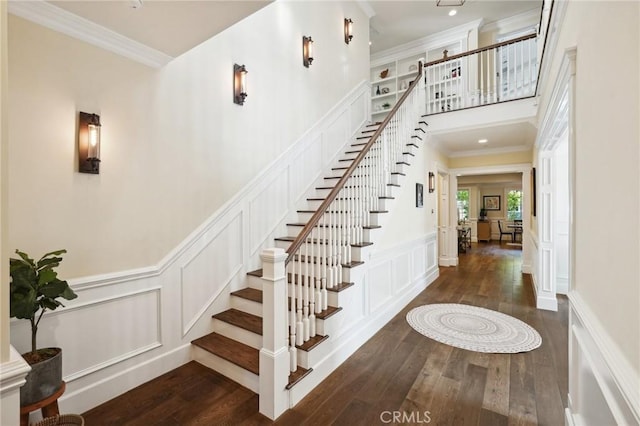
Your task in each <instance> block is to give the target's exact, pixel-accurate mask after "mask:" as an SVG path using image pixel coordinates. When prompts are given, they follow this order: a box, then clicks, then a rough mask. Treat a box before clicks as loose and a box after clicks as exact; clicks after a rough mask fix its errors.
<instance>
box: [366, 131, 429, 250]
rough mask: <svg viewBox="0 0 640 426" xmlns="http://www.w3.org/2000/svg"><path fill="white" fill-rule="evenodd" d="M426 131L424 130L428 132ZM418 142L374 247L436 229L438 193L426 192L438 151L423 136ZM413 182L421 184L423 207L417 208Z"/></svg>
mask: <svg viewBox="0 0 640 426" xmlns="http://www.w3.org/2000/svg"><path fill="white" fill-rule="evenodd" d="M428 131H429V130H428V129H427V132H428ZM423 139H424V140H423V141H421V142H418V145H419V146H420V148H418V151H417V153H416V156H415V157H412V158H411V161H410V163H411V167H409V168H408V169H407V175H406V176H404V177H402V181H401V185H402V188H401V191H399V195H396V196H395V198H396V199H395V202H394V205H393V207H394V208H393V210H392V211H391V212H389V218H388V219H387V218H385V226H384V227H383V229H382V230H381V231H382V237H381V239H380V244H379V245H378V244H377V243H376V246H377V247H376V250H382V249H386V248H389V247H393V246H394V245H397V244H401V243H403V242H407V241H412V240H415V239H416V238H417V237H420V236H425V235H428V234H431V233H433V232H435V231H436V230H437V226H438V217H437V214H436V213H437V198H436V197H437V195H436V192H432V193H429V172H430V171H431V172H434V173H437V172H436V162H438V161H439V160H440V159H441V157H440V154H439V153H438V152H437V151H436V150H435V148H433V147H431V146H430V145H429V144H428V143H427V142H425V141H426V139H427V138H426V137H423ZM416 183H421V184H422V185H423V189H424V207H420V208H418V207H416Z"/></svg>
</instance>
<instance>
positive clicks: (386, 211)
mask: <svg viewBox="0 0 640 426" xmlns="http://www.w3.org/2000/svg"><path fill="white" fill-rule="evenodd" d="M380 198H382V197H380ZM391 199H393V198H391ZM296 211H297V212H298V213H315V212H316V210H296ZM330 213H344V211H336V210H331V211H330ZM369 213H389V211H388V210H371V211H370V212H369Z"/></svg>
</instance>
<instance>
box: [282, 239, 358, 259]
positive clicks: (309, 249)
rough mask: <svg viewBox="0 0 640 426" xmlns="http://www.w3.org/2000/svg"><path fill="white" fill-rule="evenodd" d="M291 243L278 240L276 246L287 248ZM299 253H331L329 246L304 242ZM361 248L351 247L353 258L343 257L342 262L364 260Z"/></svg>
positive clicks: (316, 254)
mask: <svg viewBox="0 0 640 426" xmlns="http://www.w3.org/2000/svg"><path fill="white" fill-rule="evenodd" d="M290 245H291V242H289V241H276V247H278V248H282V249H287V248H288V247H289V246H290ZM298 253H302V254H308V255H309V256H324V255H325V254H328V253H329V248H328V247H325V245H324V244H306V243H303V244H302V245H301V246H300V251H299V252H298ZM360 253H361V252H360V250H359V248H358V247H351V259H341V262H345V261H354V260H355V261H362V259H361V258H360Z"/></svg>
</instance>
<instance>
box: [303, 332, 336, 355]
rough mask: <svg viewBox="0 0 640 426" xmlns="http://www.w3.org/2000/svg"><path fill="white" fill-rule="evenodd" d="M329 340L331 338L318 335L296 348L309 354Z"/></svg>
mask: <svg viewBox="0 0 640 426" xmlns="http://www.w3.org/2000/svg"><path fill="white" fill-rule="evenodd" d="M328 338H329V336H321V335H319V334H316V335H315V336H313V337H311V338H310V339H309V340H307V341H306V342H304V343H303V344H302V345H296V348H298V349H300V350H301V351H305V352H309V351H311V350H312V349H313V348H315V347H316V346H318V345H319V344H320V343H322V342H324V341H325V340H327V339H328Z"/></svg>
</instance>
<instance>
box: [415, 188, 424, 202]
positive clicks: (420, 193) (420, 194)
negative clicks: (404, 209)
mask: <svg viewBox="0 0 640 426" xmlns="http://www.w3.org/2000/svg"><path fill="white" fill-rule="evenodd" d="M423 206H424V185H422V184H421V183H416V207H423Z"/></svg>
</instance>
